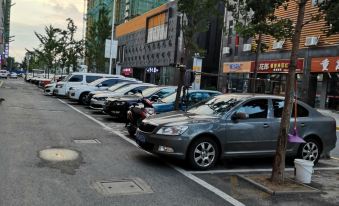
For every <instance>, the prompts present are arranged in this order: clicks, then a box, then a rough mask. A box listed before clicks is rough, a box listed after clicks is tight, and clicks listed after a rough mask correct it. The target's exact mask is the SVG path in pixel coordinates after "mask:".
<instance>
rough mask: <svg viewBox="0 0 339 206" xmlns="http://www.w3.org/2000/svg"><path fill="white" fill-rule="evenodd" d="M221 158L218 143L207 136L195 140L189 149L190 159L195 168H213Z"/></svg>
mask: <svg viewBox="0 0 339 206" xmlns="http://www.w3.org/2000/svg"><path fill="white" fill-rule="evenodd" d="M218 158H219V148H218V145H217V143H216V142H215V141H214V140H213V139H211V138H207V137H203V138H199V139H197V140H194V142H193V143H192V144H191V146H190V147H189V150H188V161H189V163H190V165H191V167H192V168H193V169H198V170H206V169H209V168H212V167H213V166H214V165H215V164H216V162H217V161H218Z"/></svg>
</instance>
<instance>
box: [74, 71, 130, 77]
mask: <svg viewBox="0 0 339 206" xmlns="http://www.w3.org/2000/svg"><path fill="white" fill-rule="evenodd" d="M77 74H78V75H79V74H81V75H83V74H85V75H88V76H97V75H100V76H105V77H121V78H125V77H124V76H122V75H119V74H103V73H88V72H73V73H72V75H77Z"/></svg>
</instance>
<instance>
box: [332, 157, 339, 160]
mask: <svg viewBox="0 0 339 206" xmlns="http://www.w3.org/2000/svg"><path fill="white" fill-rule="evenodd" d="M331 159H334V160H339V157H331Z"/></svg>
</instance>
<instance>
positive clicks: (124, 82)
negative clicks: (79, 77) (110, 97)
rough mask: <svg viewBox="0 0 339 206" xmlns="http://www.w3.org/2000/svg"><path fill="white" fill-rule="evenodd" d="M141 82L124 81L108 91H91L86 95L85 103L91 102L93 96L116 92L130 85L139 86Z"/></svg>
mask: <svg viewBox="0 0 339 206" xmlns="http://www.w3.org/2000/svg"><path fill="white" fill-rule="evenodd" d="M141 83H142V82H141V81H137V80H125V81H123V82H120V83H117V84H115V85H113V86H111V87H109V88H108V89H106V90H100V91H93V92H90V93H89V94H88V95H87V102H89V103H90V102H91V100H92V97H93V96H94V95H97V94H104V93H111V92H114V91H115V90H118V89H120V88H123V87H126V86H128V85H130V84H141Z"/></svg>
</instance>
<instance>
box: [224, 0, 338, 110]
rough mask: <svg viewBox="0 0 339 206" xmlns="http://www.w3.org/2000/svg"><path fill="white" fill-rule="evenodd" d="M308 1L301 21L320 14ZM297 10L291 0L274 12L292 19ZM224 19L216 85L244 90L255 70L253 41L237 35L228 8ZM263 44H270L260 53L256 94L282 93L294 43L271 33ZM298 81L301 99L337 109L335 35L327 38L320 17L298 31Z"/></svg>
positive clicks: (294, 18)
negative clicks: (279, 39) (299, 36)
mask: <svg viewBox="0 0 339 206" xmlns="http://www.w3.org/2000/svg"><path fill="white" fill-rule="evenodd" d="M312 2H313V1H309V2H308V4H307V6H306V15H305V20H304V21H308V20H310V19H311V18H312V15H313V16H314V15H315V14H317V12H318V8H317V7H316V6H315V5H312ZM296 8H297V6H296V5H295V2H290V5H289V7H288V10H284V9H283V8H281V9H278V10H277V11H276V15H277V16H279V17H282V18H290V19H291V20H293V21H295V20H296V17H297V10H296ZM225 19H226V21H225V27H226V28H227V30H228V32H227V33H228V35H227V36H225V37H223V51H222V58H221V59H222V64H221V66H220V69H219V84H218V87H219V89H220V90H221V91H224V92H247V91H248V84H249V78H250V74H252V73H253V72H254V68H255V62H254V61H255V53H254V47H255V43H254V40H253V39H247V40H245V39H242V38H239V37H238V35H237V34H236V32H235V31H234V24H235V22H234V19H233V18H232V14H231V12H226V15H225ZM263 42H264V43H265V44H266V45H268V46H269V48H268V49H267V51H265V52H264V53H261V54H260V56H259V61H258V63H257V64H258V70H257V73H258V75H257V77H258V78H259V79H260V80H259V81H257V87H256V92H259V93H270V94H278V95H283V94H284V92H285V91H284V88H285V84H286V76H287V73H288V66H289V58H290V54H291V52H290V51H291V46H292V43H291V41H290V40H286V41H285V40H281V41H276V40H275V39H274V38H272V37H271V36H264V37H263ZM297 79H298V82H297V89H298V96H299V97H301V98H302V99H303V100H304V101H305V102H307V103H308V104H310V105H312V106H314V107H319V108H329V109H335V110H339V106H338V105H339V35H332V36H327V35H326V24H325V21H324V20H320V21H318V22H311V23H309V24H307V25H305V26H304V28H303V30H302V34H301V41H300V45H299V51H298V63H297Z"/></svg>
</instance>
